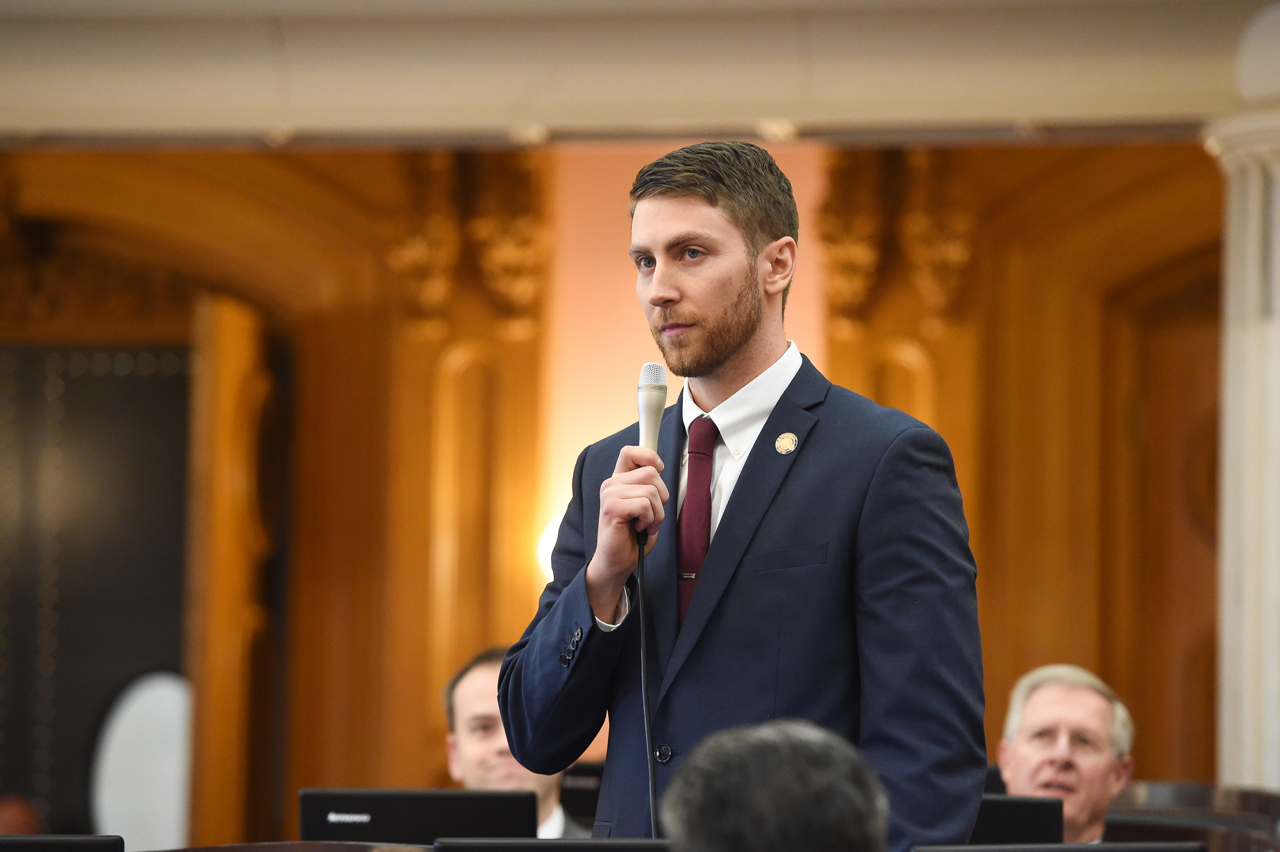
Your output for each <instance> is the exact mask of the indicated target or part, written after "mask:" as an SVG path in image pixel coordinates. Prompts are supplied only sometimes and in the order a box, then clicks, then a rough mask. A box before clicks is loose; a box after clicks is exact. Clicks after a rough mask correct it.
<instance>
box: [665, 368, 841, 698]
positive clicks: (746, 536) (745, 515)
mask: <svg viewBox="0 0 1280 852" xmlns="http://www.w3.org/2000/svg"><path fill="white" fill-rule="evenodd" d="M830 387H831V383H830V382H828V381H827V380H826V379H825V378H824V377H823V376H822V374H821V373H819V372H818V370H817V369H816V368H815V367H814V366H813V365H812V364H811V363H810V362H809V359H808V358H805V359H804V363H803V365H802V366H801V368H800V372H799V373H797V374H796V377H795V378H794V379H793V380H792V382H791V384H790V385H789V386H788V387H787V390H786V391H785V392H784V393H783V394H782V397H781V398H780V399H779V400H778V403H777V405H775V406H774V407H773V412H772V413H771V414H770V415H769V419H768V420H767V421H765V424H764V428H763V429H762V430H761V431H760V436H759V437H758V438H757V439H756V443H755V446H754V447H752V448H751V453H750V455H749V456H747V461H746V465H745V466H744V467H743V469H742V475H741V476H740V477H739V478H738V483H737V485H735V486H734V489H733V494H732V496H731V497H730V498H729V504H728V505H727V506H726V507H725V510H724V515H723V516H722V517H721V519H720V523H719V525H718V526H717V527H716V532H715V536H714V538H713V539H712V541H711V546H710V547H709V548H708V549H707V558H706V561H704V562H703V563H702V570H701V571H700V572H699V574H698V587H697V589H696V590H695V591H694V593H693V600H692V601H690V603H689V612H688V613H687V614H686V615H685V619H684V626H683V627H681V628H680V632H679V635H678V636H676V637H675V646H674V648H673V650H672V652H671V657H670V661H669V662H668V663H667V664H666V665H664V666H663V676H662V686H661V687H659V689H658V696H657V700H658V702H661V701H662V698H663V696H664V695H666V692H667V689H668V688H669V687H670V685H671V682H672V680H674V679H675V676H676V674H677V673H678V672H679V670H680V666H681V665H683V663H684V661H685V660H686V659H687V658H688V656H689V652H690V651H691V650H692V648H693V646H694V644H696V643H697V641H698V637H699V636H701V635H702V631H703V629H704V628H705V627H706V626H707V621H708V620H709V619H710V618H711V614H712V613H713V612H714V611H715V608H716V605H717V604H718V603H719V602H720V598H721V596H722V595H723V594H724V590H725V589H726V588H727V587H728V585H729V581H730V580H731V579H732V578H733V574H734V572H735V571H737V568H738V563H739V562H740V561H741V560H742V555H743V553H745V552H746V549H747V545H748V544H750V543H751V540H752V538H754V537H755V533H756V530H757V529H758V528H759V526H760V522H761V521H762V520H763V519H764V516H765V513H766V512H767V511H768V510H769V505H770V504H771V503H772V502H773V499H774V496H775V495H776V494H777V493H778V488H780V487H781V485H782V481H783V479H785V478H786V476H787V472H788V471H790V470H791V466H792V465H793V464H795V460H796V459H797V458H799V457H800V456H801V455H802V454H803V453H804V452H805V449H806V448H805V438H806V437H807V436H808V434H809V430H811V429H812V428H813V426H814V424H815V423H817V422H818V416H817V414H816V413H814V412H812V411H810V410H809V409H811V408H813V407H814V406H816V405H817V404H818V403H820V402H821V401H822V400H823V399H824V398H825V397H826V393H827V390H828V389H829V388H830ZM682 431H683V430H682ZM786 432H790V433H792V434H794V435H795V436H796V438H797V439H798V442H797V446H796V449H795V451H794V452H791V453H781V452H778V450H777V449H776V448H775V446H774V442H775V440H776V439H777V438H778V436H779V435H782V434H783V433H786ZM663 460H664V461H665V460H666V456H665V455H664V456H663ZM673 531H674V530H673ZM673 537H674V536H673ZM671 565H672V566H674V565H675V552H674V548H673V550H672V556H671ZM664 573H667V574H669V575H670V576H671V577H672V578H674V577H675V571H674V567H673V568H672V570H671V571H669V572H668V571H665V569H664ZM674 585H675V583H674V579H673V580H672V587H673V588H672V590H671V597H672V600H673V601H674V598H675V589H674ZM653 597H654V599H656V595H654V596H653ZM662 606H664V607H665V606H666V604H662ZM673 608H674V606H673V607H672V608H671V610H669V611H671V620H672V628H673V630H674V626H675V613H674V611H673ZM656 609H657V608H656V607H655V612H656Z"/></svg>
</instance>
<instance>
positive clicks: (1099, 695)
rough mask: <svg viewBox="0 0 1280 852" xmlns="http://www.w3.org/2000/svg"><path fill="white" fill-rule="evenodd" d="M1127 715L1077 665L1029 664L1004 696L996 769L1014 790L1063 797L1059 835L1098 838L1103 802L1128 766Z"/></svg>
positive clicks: (1129, 731)
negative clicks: (1005, 710) (1005, 707)
mask: <svg viewBox="0 0 1280 852" xmlns="http://www.w3.org/2000/svg"><path fill="white" fill-rule="evenodd" d="M1132 747H1133V719H1132V717H1130V715H1129V711H1128V709H1127V708H1126V707H1125V706H1124V703H1123V702H1122V701H1121V700H1120V697H1119V696H1118V695H1116V693H1115V690H1113V689H1112V688H1111V687H1109V686H1107V685H1106V684H1105V683H1103V682H1102V680H1101V679H1100V678H1099V677H1097V676H1096V675H1094V674H1092V673H1091V672H1088V671H1086V670H1084V669H1082V668H1080V667H1079V666H1071V665H1051V666H1041V667H1040V668H1038V669H1034V670H1032V671H1030V672H1028V673H1027V674H1025V675H1023V676H1022V678H1021V679H1020V680H1019V681H1018V683H1017V684H1016V685H1015V686H1014V688H1013V693H1012V694H1011V695H1010V696H1009V714H1008V716H1006V717H1005V725H1004V739H1002V740H1001V741H1000V749H999V763H1000V775H1001V777H1003V778H1004V783H1005V787H1006V788H1007V789H1008V791H1009V794H1010V795H1014V796H1050V797H1053V798H1055V799H1061V800H1062V835H1063V836H1062V839H1063V842H1065V843H1093V842H1095V841H1098V840H1101V839H1102V831H1103V828H1104V827H1105V825H1106V816H1107V808H1108V806H1110V804H1111V800H1112V799H1113V798H1114V797H1115V795H1116V794H1117V793H1119V792H1120V790H1121V788H1122V787H1124V785H1125V784H1126V783H1127V782H1128V780H1129V776H1130V774H1131V773H1132V772H1133V758H1132V756H1131V755H1130V750H1131V749H1132Z"/></svg>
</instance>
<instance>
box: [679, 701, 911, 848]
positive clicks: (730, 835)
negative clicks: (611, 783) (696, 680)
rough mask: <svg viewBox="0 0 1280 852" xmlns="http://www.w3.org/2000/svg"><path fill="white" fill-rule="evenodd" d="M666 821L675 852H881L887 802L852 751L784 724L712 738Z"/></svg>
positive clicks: (798, 725)
mask: <svg viewBox="0 0 1280 852" xmlns="http://www.w3.org/2000/svg"><path fill="white" fill-rule="evenodd" d="M659 813H660V814H661V815H662V823H663V826H664V829H665V831H666V832H667V834H668V835H670V837H671V848H672V850H673V852H754V850H760V851H761V852H765V850H768V852H777V850H792V849H803V850H806V852H835V850H840V852H883V850H884V848H885V843H886V836H887V833H888V824H889V801H888V798H887V797H886V796H885V792H884V788H883V787H881V786H880V781H879V779H877V778H876V774H875V772H874V770H872V768H871V765H870V764H869V763H867V761H866V760H865V759H864V758H863V757H862V755H861V754H859V753H858V750H857V749H856V748H854V747H853V745H852V743H850V742H849V741H848V740H846V739H844V738H843V737H841V736H839V735H837V734H834V733H832V732H831V731H828V730H825V729H823V728H820V727H818V726H817V725H814V724H812V723H811V722H804V721H799V720H795V719H786V720H781V721H774V722H766V723H763V724H760V725H747V726H744V727H739V728H729V729H726V730H723V731H720V732H718V733H715V734H712V735H711V736H709V737H707V738H706V739H705V740H703V741H702V742H701V743H700V744H699V745H698V746H697V748H695V749H694V750H693V752H692V753H691V754H690V755H689V757H688V758H686V759H685V761H684V762H683V763H682V764H681V765H680V768H679V769H677V770H676V773H675V777H674V778H672V780H671V783H670V784H669V785H668V786H667V789H666V791H665V792H664V793H663V795H662V803H661V807H660V808H659Z"/></svg>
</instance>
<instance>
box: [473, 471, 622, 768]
mask: <svg viewBox="0 0 1280 852" xmlns="http://www.w3.org/2000/svg"><path fill="white" fill-rule="evenodd" d="M590 452H591V448H588V449H587V450H584V451H583V452H582V454H581V455H580V456H579V457H578V462H577V464H576V465H575V467H574V475H573V499H572V500H571V501H570V504H569V508H568V509H567V510H566V512H565V515H564V519H563V520H562V521H561V523H560V532H559V536H558V538H557V540H556V546H555V550H554V551H553V553H552V557H551V563H552V575H553V576H552V580H551V582H550V583H548V584H547V587H546V588H545V589H544V590H543V593H542V597H541V598H540V600H539V602H538V612H537V614H536V615H535V616H534V618H533V621H532V622H531V623H530V624H529V627H528V628H527V629H526V630H525V632H524V635H523V636H522V637H521V638H520V641H518V642H517V643H516V644H515V645H513V646H512V647H511V649H510V650H509V651H508V652H507V655H506V658H505V659H504V660H503V661H502V671H501V673H500V675H499V680H498V703H499V707H500V710H501V713H502V722H503V725H504V726H505V727H506V732H507V741H508V743H509V744H510V746H511V753H512V755H513V756H515V758H516V760H518V761H519V762H520V763H521V764H522V765H524V766H525V767H526V768H527V769H529V770H530V771H533V772H539V773H543V774H547V775H550V774H553V773H556V772H560V771H562V770H564V769H566V768H567V767H568V766H569V765H570V764H571V763H573V762H574V761H575V760H577V759H578V758H579V757H580V756H581V755H582V753H583V752H584V751H585V750H586V748H587V746H589V745H590V744H591V741H592V740H593V739H594V738H595V735H596V734H597V733H598V732H599V731H600V727H601V725H603V724H604V719H605V714H606V712H607V710H608V707H609V700H610V695H611V692H612V679H613V669H614V666H615V665H616V664H617V661H618V658H619V656H620V655H621V652H622V649H623V648H624V647H625V645H626V643H627V637H628V636H629V634H630V633H631V631H632V630H633V629H634V628H635V621H636V620H635V619H627V620H625V621H624V622H623V623H622V625H620V626H619V627H618V628H617V629H616V630H613V631H612V632H606V631H603V630H600V629H598V628H597V627H596V622H595V617H594V614H593V613H592V610H591V604H590V602H589V600H588V598H587V588H586V578H585V568H586V566H587V563H588V562H589V561H590V559H591V556H592V554H593V552H594V542H595V536H594V531H595V527H596V524H597V523H598V517H599V494H598V488H599V482H597V481H591V482H585V479H586V474H585V471H586V469H587V467H588V457H589V453H590ZM612 464H613V460H610V461H609V465H610V469H612ZM584 488H585V489H587V491H586V493H585V495H584Z"/></svg>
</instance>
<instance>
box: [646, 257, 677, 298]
mask: <svg viewBox="0 0 1280 852" xmlns="http://www.w3.org/2000/svg"><path fill="white" fill-rule="evenodd" d="M649 282H650V283H649V304H651V305H654V306H655V307H661V306H662V305H669V304H671V303H672V302H674V301H676V300H677V299H679V298H680V288H679V286H678V280H677V272H676V270H675V269H673V268H672V266H671V265H670V264H668V263H663V262H662V261H657V262H656V263H655V264H654V267H653V275H651V276H650V279H649Z"/></svg>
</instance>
